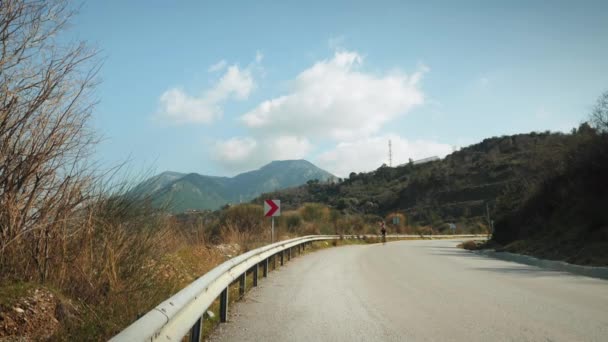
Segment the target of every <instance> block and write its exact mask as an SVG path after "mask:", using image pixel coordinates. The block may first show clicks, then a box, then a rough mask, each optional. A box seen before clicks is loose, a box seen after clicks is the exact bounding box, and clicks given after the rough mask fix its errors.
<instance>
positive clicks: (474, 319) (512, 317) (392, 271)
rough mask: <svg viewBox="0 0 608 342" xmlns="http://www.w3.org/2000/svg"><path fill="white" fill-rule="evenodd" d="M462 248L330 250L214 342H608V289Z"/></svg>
mask: <svg viewBox="0 0 608 342" xmlns="http://www.w3.org/2000/svg"><path fill="white" fill-rule="evenodd" d="M456 244H457V242H455V241H446V240H435V241H429V240H424V241H400V242H393V243H388V244H385V245H382V244H375V245H358V246H347V247H339V248H332V249H326V250H322V251H318V252H315V253H312V254H310V255H306V256H305V257H302V258H297V259H295V260H294V261H293V262H291V263H290V264H289V265H288V267H285V268H280V269H279V270H278V271H276V272H273V273H272V274H271V275H270V277H269V278H268V279H267V280H264V281H263V282H262V283H261V284H260V285H261V287H259V288H255V289H253V290H252V291H251V292H250V293H249V294H248V295H247V297H246V299H245V300H244V301H243V302H240V303H239V304H237V305H236V306H235V307H234V309H233V310H232V314H231V320H230V322H229V323H227V324H223V325H221V326H220V328H219V329H217V330H216V332H215V333H214V335H213V336H212V337H211V339H212V340H214V341H607V340H608V282H607V281H604V280H598V279H591V278H586V277H581V276H574V275H571V274H565V273H559V272H553V271H548V270H543V269H540V268H536V267H531V266H526V265H521V264H516V263H511V262H505V261H501V260H495V259H492V258H488V257H484V256H479V255H476V254H473V253H469V252H466V251H464V250H461V249H458V248H456V247H455V246H456Z"/></svg>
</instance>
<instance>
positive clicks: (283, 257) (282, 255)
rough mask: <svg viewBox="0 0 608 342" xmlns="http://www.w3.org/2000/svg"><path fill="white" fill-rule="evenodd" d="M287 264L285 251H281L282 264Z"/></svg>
mask: <svg viewBox="0 0 608 342" xmlns="http://www.w3.org/2000/svg"><path fill="white" fill-rule="evenodd" d="M284 264H285V251H281V266H283V265H284Z"/></svg>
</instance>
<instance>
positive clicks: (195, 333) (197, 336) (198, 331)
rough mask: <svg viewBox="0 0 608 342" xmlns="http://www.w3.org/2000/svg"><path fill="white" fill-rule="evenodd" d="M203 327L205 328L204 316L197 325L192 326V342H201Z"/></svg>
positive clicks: (198, 320) (197, 321)
mask: <svg viewBox="0 0 608 342" xmlns="http://www.w3.org/2000/svg"><path fill="white" fill-rule="evenodd" d="M202 327H203V316H201V318H199V319H197V320H196V323H194V325H193V326H192V329H191V330H190V342H200V340H201V335H202Z"/></svg>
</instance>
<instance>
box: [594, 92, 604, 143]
mask: <svg viewBox="0 0 608 342" xmlns="http://www.w3.org/2000/svg"><path fill="white" fill-rule="evenodd" d="M591 123H592V124H593V126H594V128H595V129H597V130H598V131H599V132H603V133H608V91H605V92H604V93H603V94H602V95H600V97H599V98H598V99H597V102H596V104H595V107H594V108H593V111H592V112H591Z"/></svg>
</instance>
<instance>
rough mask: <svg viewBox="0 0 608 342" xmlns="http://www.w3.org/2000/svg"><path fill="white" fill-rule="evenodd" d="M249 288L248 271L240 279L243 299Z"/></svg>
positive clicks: (240, 295)
mask: <svg viewBox="0 0 608 342" xmlns="http://www.w3.org/2000/svg"><path fill="white" fill-rule="evenodd" d="M246 287H247V271H245V272H243V274H241V276H240V277H239V297H243V296H244V295H245V290H246Z"/></svg>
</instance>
